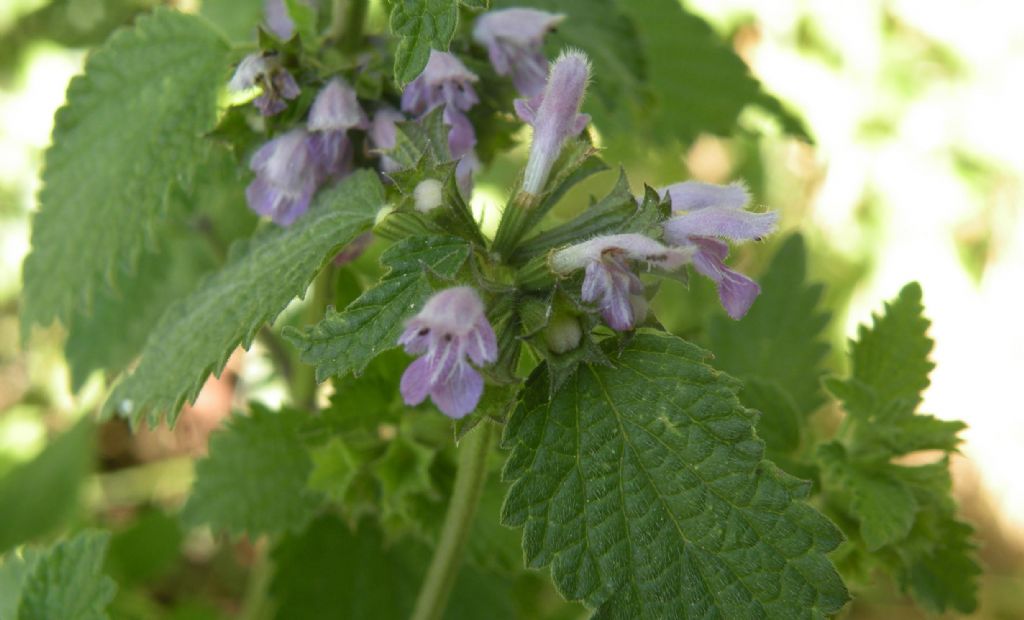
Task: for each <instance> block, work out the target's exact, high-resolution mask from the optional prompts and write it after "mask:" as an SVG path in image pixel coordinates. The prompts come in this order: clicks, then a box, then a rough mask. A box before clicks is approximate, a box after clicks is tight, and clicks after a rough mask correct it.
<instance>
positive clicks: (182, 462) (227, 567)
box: [0, 0, 1024, 619]
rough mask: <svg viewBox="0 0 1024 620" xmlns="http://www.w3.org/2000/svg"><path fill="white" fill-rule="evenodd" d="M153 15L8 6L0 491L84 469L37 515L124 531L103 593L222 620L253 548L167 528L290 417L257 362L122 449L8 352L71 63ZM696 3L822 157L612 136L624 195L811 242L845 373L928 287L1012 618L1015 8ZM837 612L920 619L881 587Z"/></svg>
mask: <svg viewBox="0 0 1024 620" xmlns="http://www.w3.org/2000/svg"><path fill="white" fill-rule="evenodd" d="M154 4H156V2H155V0H55V1H53V2H48V1H47V0H5V1H4V2H3V3H0V479H2V477H3V476H4V475H5V474H6V473H8V472H11V471H14V470H16V469H18V468H22V469H23V468H25V467H26V466H27V465H28V464H31V463H32V462H33V460H34V459H36V457H37V456H38V455H40V453H42V451H44V450H51V451H54V453H56V454H58V455H59V456H60V457H61V458H62V459H63V460H61V461H60V462H61V463H62V464H63V467H64V469H63V471H66V472H77V473H69V474H68V475H67V476H65V479H63V481H62V485H64V486H62V487H61V488H60V489H57V491H58V492H51V493H50V494H49V495H50V496H53V498H56V499H53V498H51V499H48V500H46V501H52V505H50V506H48V508H49V510H48V512H49V514H50V515H51V517H52V519H53V525H54V527H57V526H59V525H60V524H66V523H91V522H94V521H95V520H96V518H97V515H100V516H101V517H102V520H103V522H104V523H105V524H107V525H108V526H110V525H113V527H115V529H117V524H118V523H123V524H124V527H123V528H121V529H120V530H118V532H119V533H118V535H117V537H116V538H115V546H114V547H113V548H112V551H111V560H110V561H111V562H112V563H114V564H116V566H114V567H113V568H111V569H110V570H111V571H112V574H114V575H115V577H118V578H119V580H121V578H122V577H123V579H127V580H128V583H129V584H131V583H132V582H133V581H134V582H141V581H142V580H146V579H151V578H153V576H154V575H157V576H160V575H163V576H164V577H165V581H166V579H173V580H175V581H174V582H173V585H168V586H167V587H168V588H173V589H174V591H175V592H178V591H180V590H185V591H189V588H190V587H192V591H194V592H195V593H196V594H195V599H196V600H195V601H194V604H191V603H190V604H186V605H182V606H179V607H178V608H177V609H181V610H183V611H181V612H180V614H179V615H176V616H175V617H182V618H186V617H187V618H193V617H221V614H223V613H232V612H234V611H237V609H238V606H239V605H242V604H244V602H239V600H240V598H244V597H242V596H240V595H239V592H242V591H243V585H242V584H244V582H245V576H244V573H245V568H246V566H247V565H246V562H247V557H249V556H250V555H252V553H253V549H252V548H251V547H249V546H247V544H245V543H239V544H233V545H223V544H218V542H217V541H215V540H213V538H212V537H211V536H210V534H209V533H208V532H202V531H194V532H185V531H182V530H181V529H180V526H179V525H178V524H177V521H176V520H175V518H174V517H173V511H174V510H175V508H176V507H177V506H179V505H180V501H181V498H182V496H183V494H184V493H186V492H187V489H188V486H189V484H190V481H191V475H192V473H191V472H192V463H193V459H194V458H195V457H196V456H198V455H201V454H203V452H204V450H205V446H206V438H207V436H208V434H209V432H210V431H211V430H213V429H215V428H216V427H217V426H218V425H219V424H220V421H221V420H222V419H223V418H224V416H226V415H227V414H228V412H229V411H230V409H231V407H232V406H233V405H234V404H238V403H240V402H243V401H244V400H245V399H246V398H251V397H253V396H254V395H256V396H257V397H259V398H262V399H265V400H270V401H271V402H273V401H274V400H275V399H277V400H280V398H281V394H280V390H279V389H278V388H277V387H276V386H274V385H273V384H268V383H267V382H266V381H265V377H266V375H267V372H268V365H267V364H266V363H265V360H261V358H260V355H259V354H258V353H257V354H249V355H243V354H242V353H241V352H239V354H238V355H236V356H235V357H234V358H233V359H232V362H231V363H230V364H229V367H228V371H227V372H226V373H225V375H224V376H223V377H222V379H221V380H220V381H212V382H211V383H210V384H208V385H207V388H206V389H205V390H204V392H203V393H202V395H201V397H200V399H199V401H198V402H197V403H196V404H195V405H194V406H193V407H191V408H190V410H189V411H188V413H187V414H186V415H185V416H183V418H182V420H181V421H180V422H179V424H178V426H177V427H176V429H175V430H174V431H167V430H157V431H144V432H141V433H139V434H138V435H135V436H133V435H132V434H131V433H130V432H129V431H128V430H127V428H126V427H125V426H124V425H123V424H120V423H117V422H114V423H107V424H105V425H103V426H101V427H100V428H99V431H98V433H97V437H96V438H93V437H92V435H91V434H90V433H77V434H76V433H73V432H68V431H69V429H74V428H77V427H76V423H77V421H78V420H80V419H82V418H83V416H88V415H89V414H90V413H91V412H92V411H93V410H94V408H95V406H96V405H97V404H98V402H99V401H100V400H101V399H102V397H103V393H104V390H105V383H104V380H103V378H102V377H99V376H96V377H93V378H92V379H90V380H89V381H88V382H87V383H86V385H85V387H84V388H83V389H82V390H81V391H79V392H78V393H76V394H72V393H71V392H70V390H69V377H68V370H67V367H66V365H65V363H64V361H63V356H62V353H61V339H62V335H61V333H60V331H59V329H53V330H50V331H48V332H45V333H44V332H39V333H37V334H36V336H35V338H34V340H33V344H32V347H31V348H29V349H27V350H24V349H22V348H21V346H20V344H19V327H18V299H19V287H20V271H21V261H22V260H23V258H24V257H25V255H26V253H27V252H28V250H29V225H30V217H31V213H32V211H33V209H34V208H35V196H36V194H37V192H38V189H39V187H38V185H39V170H40V165H41V162H42V156H43V151H44V150H45V148H46V146H47V144H48V141H49V133H50V130H51V127H52V118H53V113H54V111H55V110H56V109H57V108H58V107H59V106H60V105H61V103H62V102H63V99H64V91H65V88H66V86H67V83H68V81H69V80H70V78H71V77H72V76H73V75H75V74H76V73H77V72H78V71H80V70H81V67H82V64H83V59H84V56H85V51H84V50H85V49H86V48H87V47H88V46H91V45H95V44H98V43H100V42H101V41H102V40H103V39H104V38H105V37H106V35H107V34H108V33H109V32H110V31H111V29H112V28H113V27H115V26H117V25H120V24H124V23H128V22H130V20H131V19H132V17H133V16H134V15H135V14H137V13H138V12H140V11H142V10H146V9H148V8H150V7H151V6H152V5H154ZM194 4H195V3H189V2H181V3H178V6H179V8H183V9H185V10H190V9H195V8H196V6H194ZM686 6H687V7H688V8H689V9H690V10H692V11H693V12H695V13H697V14H699V15H701V16H703V17H704V18H705V19H707V20H708V21H709V22H710V23H711V24H712V25H713V26H714V28H715V29H716V30H717V31H718V32H719V33H720V34H721V35H722V36H723V37H724V38H725V39H726V40H728V41H730V42H731V44H732V45H733V47H734V49H735V50H736V51H737V53H738V54H739V55H740V56H741V57H742V58H743V59H744V60H745V61H746V63H747V64H748V65H749V67H750V68H751V70H752V72H753V73H754V74H755V75H756V76H757V77H758V78H759V79H760V80H761V81H762V82H763V83H764V85H765V87H766V88H767V90H768V91H769V92H771V93H773V94H774V95H776V96H777V97H779V99H781V100H782V101H784V102H785V103H786V104H787V105H788V107H789V108H790V109H791V110H792V111H793V112H795V113H796V115H797V116H799V117H800V118H802V119H803V121H804V123H805V125H806V127H807V129H808V131H809V133H810V135H811V136H812V137H813V140H814V143H813V145H812V144H808V143H806V142H804V141H801V140H798V139H795V138H792V137H789V136H786V135H784V134H783V133H782V132H781V131H780V130H779V129H778V128H777V127H775V126H773V124H772V123H770V122H767V121H766V119H765V118H763V115H759V114H758V113H757V111H756V110H748V111H745V112H744V113H743V115H741V117H740V123H739V129H738V130H737V131H736V132H735V134H734V135H732V136H728V137H713V136H707V135H705V136H700V137H698V138H697V139H696V140H695V141H694V142H693V143H692V144H691V145H688V146H687V147H686V148H682V147H678V146H677V147H675V148H669V147H659V148H657V149H655V150H653V151H644V152H642V153H638V152H636V151H630V150H627V149H619V148H618V147H617V146H616V145H615V143H614V141H613V140H612V139H611V138H610V137H609V140H608V147H609V150H610V151H612V152H613V153H614V154H615V155H616V156H618V155H622V156H624V157H625V158H626V163H627V169H628V170H629V172H630V177H631V178H632V179H634V189H635V188H636V186H638V184H639V182H640V180H643V181H646V182H648V183H649V184H651V185H654V186H658V185H663V184H667V183H670V182H673V181H677V180H681V179H684V178H691V177H692V178H697V179H701V180H705V181H712V182H725V181H729V180H732V179H735V178H745V179H746V180H747V181H748V182H749V183H750V185H751V187H752V189H753V190H754V193H755V196H756V200H757V202H759V203H763V204H766V205H769V206H770V207H772V208H775V209H779V210H780V211H781V212H782V213H783V229H784V230H787V231H790V230H799V231H801V232H802V233H803V234H804V235H805V238H806V239H807V241H808V245H809V248H810V251H811V258H810V261H809V265H810V270H811V274H812V277H813V279H815V280H817V281H821V282H823V283H825V284H826V287H827V289H826V304H827V306H828V308H829V310H830V311H831V312H832V313H833V321H832V324H831V328H832V335H833V345H834V350H835V357H836V362H835V365H836V366H837V367H838V368H841V364H842V361H841V359H842V356H841V353H842V351H844V348H845V340H846V338H848V337H850V336H851V335H852V334H853V333H854V330H855V328H856V326H857V324H859V323H862V322H865V321H869V320H870V316H871V313H872V312H873V311H878V310H880V309H881V306H882V302H883V301H884V300H887V299H891V298H893V297H894V296H895V295H896V294H897V292H898V291H899V289H900V288H901V286H902V285H903V284H905V283H906V282H909V281H911V280H917V281H919V282H921V284H922V286H923V289H924V301H925V307H926V313H927V315H928V316H929V317H930V318H931V320H932V328H931V336H932V337H933V338H934V339H935V340H936V347H935V350H934V352H933V359H934V361H935V362H936V364H937V367H936V369H935V371H934V372H933V374H932V386H931V387H930V388H929V389H928V390H927V392H926V393H925V401H924V405H923V407H922V409H921V410H922V411H925V412H928V413H932V414H935V415H937V416H939V417H942V418H947V419H962V420H964V421H966V422H967V423H968V425H969V428H968V430H967V431H966V432H965V433H964V434H963V436H964V438H965V440H966V441H965V443H964V445H963V447H962V452H963V454H962V456H960V457H957V458H956V459H955V463H954V468H955V476H956V478H955V479H956V492H957V495H958V497H959V498H960V500H961V502H962V507H963V511H964V514H965V516H966V517H967V518H968V519H969V520H970V521H972V522H973V523H974V524H975V525H976V527H977V528H978V538H979V540H980V542H981V544H982V548H981V557H982V558H983V561H984V564H985V567H986V574H985V576H984V578H983V582H982V593H981V605H980V607H979V610H978V611H977V612H976V614H975V616H974V617H978V618H1008V619H1009V618H1024V596H1022V595H1021V592H1024V475H1022V473H1024V455H1022V452H1024V407H1022V406H1021V405H1020V404H1019V403H1020V401H1019V400H1018V399H1017V398H1016V387H1017V385H1016V382H1017V381H1021V380H1022V379H1024V329H1022V328H1021V327H1020V317H1021V316H1022V315H1024V312H1022V311H1024V301H1022V299H1024V292H1022V288H1024V287H1022V285H1024V148H1021V142H1022V141H1024V115H1022V114H1021V111H1022V110H1024V86H1022V85H1021V79H1020V78H1021V76H1024V8H1019V7H1018V6H1017V5H1016V4H1015V3H1012V2H1005V1H998V0H972V1H970V2H968V1H967V0H959V1H957V0H947V1H944V2H925V1H923V0H916V1H915V0H906V1H902V0H885V1H883V0H863V1H861V2H842V3H840V2H826V1H824V0H822V1H816V2H815V1H811V0H807V1H798V0H775V1H773V2H771V3H764V2H755V1H754V0H717V1H712V0H690V1H689V2H687V3H686ZM695 87H697V85H695ZM600 138H602V139H603V138H605V136H600ZM620 150H621V153H620V152H619V151H620ZM521 157H522V151H521V150H520V151H514V152H512V153H511V154H509V155H507V156H503V157H501V158H499V160H498V161H497V163H496V164H495V166H494V168H493V170H491V171H489V172H487V173H486V174H485V175H484V176H483V178H482V179H481V182H480V183H479V185H478V191H477V194H476V196H475V197H474V204H475V206H476V207H477V208H479V209H480V210H481V212H483V213H487V210H488V207H489V206H490V205H496V204H501V201H502V198H503V192H504V191H505V188H507V186H508V185H507V182H508V178H509V175H510V174H511V173H510V172H509V171H510V170H514V165H515V163H516V162H518V161H520V159H521ZM608 159H609V160H611V161H614V160H615V159H616V157H613V156H609V157H608ZM610 183H611V180H608V179H605V180H603V181H600V182H597V183H596V185H594V186H588V189H592V190H593V191H594V192H595V193H596V192H598V191H600V186H601V185H602V184H603V185H605V186H607V185H609V184H610ZM75 250H76V249H75V248H68V251H75ZM767 253H770V251H769V250H765V249H763V248H753V249H750V250H748V253H747V254H746V255H744V256H741V260H743V261H745V264H750V265H753V267H751V269H750V270H749V271H750V272H751V273H756V272H757V267H756V265H757V260H758V257H759V256H761V255H763V254H767ZM54 437H60V440H59V441H57V442H54V441H51V439H52V438H54ZM8 487H9V485H7V486H5V485H4V484H2V483H0V506H3V505H4V502H5V501H6V500H7V498H8V497H15V496H16V495H15V493H16V491H17V489H11V488H8ZM51 491H53V490H52V489H51ZM41 501H42V500H41ZM2 529H3V528H0V530H2ZM3 538H4V533H3V531H0V543H2V542H3ZM117 541H120V542H117ZM118 545H120V546H118ZM183 566H185V567H187V570H185V569H184V568H183ZM167 575H171V576H172V577H166V576H167ZM210 575H213V576H215V578H212V579H211V578H209V577H210ZM122 592H128V594H120V595H119V597H121V598H120V599H119V601H118V609H119V610H121V613H124V614H125V615H127V616H129V617H148V616H147V614H148V613H149V611H150V610H149V606H153V605H156V603H154V602H153V601H152V600H151V599H150V598H149V597H143V596H141V595H140V596H139V597H138V599H137V600H132V599H131V594H130V593H131V589H130V588H122ZM125 597H128V598H127V599H126V598H125ZM125 610H129V611H125ZM176 613H177V612H176ZM846 613H848V614H849V615H850V616H854V617H878V618H897V617H898V618H913V617H918V616H919V614H920V612H917V611H915V610H914V609H913V608H911V607H909V606H908V605H907V604H906V601H905V599H903V598H902V597H901V596H900V595H899V593H898V592H896V591H895V590H893V589H892V588H891V587H889V586H885V585H880V586H879V590H878V591H877V592H873V593H872V596H870V597H865V598H864V599H863V600H859V601H858V602H857V603H855V604H854V605H853V606H851V608H850V609H849V611H847V612H846ZM133 614H134V616H133Z"/></svg>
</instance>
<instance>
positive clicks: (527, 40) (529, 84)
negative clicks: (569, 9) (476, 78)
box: [473, 8, 565, 98]
mask: <svg viewBox="0 0 1024 620" xmlns="http://www.w3.org/2000/svg"><path fill="white" fill-rule="evenodd" d="M564 19H565V15H562V14H560V13H548V12H547V11H539V10H537V9H525V8H512V9H503V10H500V11H490V12H487V13H484V14H483V15H481V16H480V17H479V18H477V20H476V25H475V26H474V27H473V39H474V40H475V41H476V42H477V43H479V44H481V45H483V46H484V47H486V48H487V55H488V57H489V58H490V59H491V65H493V66H494V71H495V72H496V73H497V74H498V75H511V76H512V83H513V84H514V85H515V87H516V90H518V91H519V94H520V95H522V96H523V97H526V98H530V97H536V96H537V95H540V94H541V93H542V92H544V82H545V80H546V79H547V75H548V59H547V58H546V57H545V56H544V50H543V47H544V36H545V35H546V34H547V33H548V32H549V31H551V30H553V29H554V28H555V27H556V26H557V25H558V24H560V23H561V22H562V20H564Z"/></svg>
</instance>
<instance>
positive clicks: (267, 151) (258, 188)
mask: <svg viewBox="0 0 1024 620" xmlns="http://www.w3.org/2000/svg"><path fill="white" fill-rule="evenodd" d="M309 138H310V136H309V134H308V133H307V132H306V131H305V130H304V129H293V130H291V131H289V132H288V133H285V134H282V135H280V136H278V137H276V138H274V139H273V140H271V141H270V142H267V143H266V144H264V145H263V146H261V147H260V148H259V150H257V151H256V153H255V154H254V155H253V156H252V159H251V160H250V162H249V168H250V169H252V171H253V172H255V173H256V178H255V179H253V181H252V183H250V184H249V186H248V187H247V188H245V197H246V200H247V202H248V203H249V208H250V209H252V210H253V211H255V212H256V213H259V214H260V215H266V216H268V217H270V218H271V219H273V220H274V222H276V223H277V224H280V225H281V226H289V225H290V224H292V222H294V221H295V220H296V219H297V218H298V217H299V216H300V215H302V214H303V213H305V212H306V210H308V209H309V203H310V201H311V200H312V198H313V194H315V193H316V189H317V186H318V185H319V177H320V172H319V170H318V167H317V165H316V162H315V161H314V159H313V156H312V152H311V150H310V141H309Z"/></svg>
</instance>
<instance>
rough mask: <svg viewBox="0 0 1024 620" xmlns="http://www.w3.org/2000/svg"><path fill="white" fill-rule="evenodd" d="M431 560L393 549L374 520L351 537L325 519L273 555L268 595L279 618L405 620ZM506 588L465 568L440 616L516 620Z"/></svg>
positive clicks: (408, 545) (417, 548)
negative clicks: (325, 617)
mask: <svg viewBox="0 0 1024 620" xmlns="http://www.w3.org/2000/svg"><path fill="white" fill-rule="evenodd" d="M429 554H430V552H429V550H428V549H426V548H425V547H424V546H423V545H421V544H419V543H418V542H415V541H412V540H403V541H400V542H399V543H397V544H392V545H389V544H388V543H387V542H386V540H385V537H384V536H383V534H382V533H381V531H380V530H379V529H378V528H377V527H375V525H374V524H373V523H372V522H371V521H367V520H364V521H363V522H361V523H360V524H359V526H358V528H357V529H356V531H352V529H350V528H349V527H348V526H347V525H346V524H345V523H343V522H342V521H341V520H339V519H338V518H337V517H333V516H325V517H321V518H320V519H317V520H316V521H314V522H313V523H312V524H311V525H310V527H309V528H308V529H307V530H306V531H304V532H302V533H300V534H297V535H292V536H287V537H285V538H284V539H283V540H282V541H281V542H280V543H279V544H278V545H277V546H276V547H275V548H274V551H273V559H274V564H275V568H276V570H275V571H274V580H273V582H272V583H271V586H270V591H271V594H272V595H273V596H274V597H275V599H276V600H277V603H278V615H277V617H278V618H282V619H284V618H287V619H288V620H305V619H307V618H308V619H311V620H312V619H317V620H319V619H320V618H323V617H324V610H330V616H331V617H338V618H382V619H384V618H396V619H397V618H408V617H409V616H410V614H411V612H412V609H413V605H414V603H415V601H416V592H417V590H418V588H419V584H420V582H421V581H422V579H423V575H424V574H425V573H426V567H427V564H428V562H429V560H430V555H429ZM509 586H510V584H509V583H508V582H507V581H506V580H503V579H501V578H500V577H497V576H493V575H490V574H488V573H483V572H481V571H479V570H475V569H474V568H473V567H472V566H464V567H463V568H462V569H461V570H460V571H459V576H458V578H457V581H456V583H455V587H454V591H453V592H452V595H451V598H450V599H449V601H450V603H449V608H448V610H447V611H446V613H445V614H444V616H443V617H444V618H445V619H446V620H479V619H480V618H487V619H488V620H491V619H494V620H504V619H511V618H514V617H516V615H515V610H514V607H513V606H512V601H511V600H510V598H509Z"/></svg>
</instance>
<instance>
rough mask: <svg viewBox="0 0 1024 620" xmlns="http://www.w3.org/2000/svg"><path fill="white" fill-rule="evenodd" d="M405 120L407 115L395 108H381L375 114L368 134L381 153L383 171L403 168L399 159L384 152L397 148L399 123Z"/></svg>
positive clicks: (372, 143) (371, 142)
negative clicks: (396, 159)
mask: <svg viewBox="0 0 1024 620" xmlns="http://www.w3.org/2000/svg"><path fill="white" fill-rule="evenodd" d="M404 120H405V115H404V114H402V113H401V112H399V111H398V110H396V109H394V108H388V107H385V108H381V109H379V110H377V111H376V112H375V113H374V114H373V120H372V121H371V122H370V129H369V131H367V132H366V134H367V136H368V137H369V138H370V144H371V145H373V148H374V150H375V151H377V152H378V153H379V154H380V170H381V172H385V173H387V172H396V171H398V170H401V169H402V166H401V165H399V163H398V162H397V161H395V160H394V159H392V158H391V157H389V156H388V155H385V154H384V153H385V152H386V151H390V150H391V149H393V148H395V144H396V139H397V137H398V126H397V123H400V122H402V121H404Z"/></svg>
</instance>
